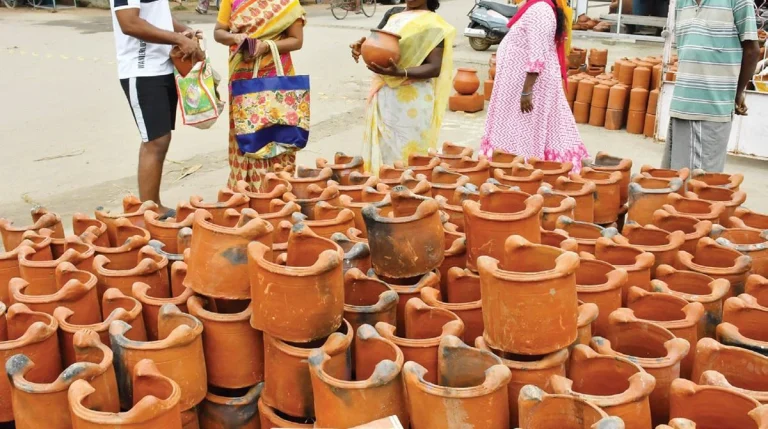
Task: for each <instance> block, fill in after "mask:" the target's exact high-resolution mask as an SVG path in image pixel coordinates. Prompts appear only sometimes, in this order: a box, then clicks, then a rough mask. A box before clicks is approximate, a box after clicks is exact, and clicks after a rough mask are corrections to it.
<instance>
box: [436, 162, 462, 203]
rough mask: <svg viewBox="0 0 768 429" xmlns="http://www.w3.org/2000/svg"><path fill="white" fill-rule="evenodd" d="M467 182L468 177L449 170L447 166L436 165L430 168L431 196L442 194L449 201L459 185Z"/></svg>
mask: <svg viewBox="0 0 768 429" xmlns="http://www.w3.org/2000/svg"><path fill="white" fill-rule="evenodd" d="M467 183H469V177H467V176H462V175H460V174H458V173H454V172H452V171H449V170H448V169H447V168H444V167H441V166H437V167H435V168H434V169H433V170H432V182H431V184H432V196H433V197H435V198H436V197H438V196H442V197H444V198H445V199H446V200H448V201H449V202H450V201H451V200H452V198H453V194H454V193H455V192H456V189H457V188H458V187H460V186H464V185H466V184H467Z"/></svg>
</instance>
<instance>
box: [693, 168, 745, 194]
mask: <svg viewBox="0 0 768 429" xmlns="http://www.w3.org/2000/svg"><path fill="white" fill-rule="evenodd" d="M691 179H694V180H696V181H699V182H703V183H705V184H707V185H709V186H719V187H722V188H725V189H730V190H732V191H738V190H739V187H740V186H741V183H742V182H744V175H743V174H741V173H734V174H729V173H710V172H706V171H704V170H701V169H696V170H693V171H692V172H691Z"/></svg>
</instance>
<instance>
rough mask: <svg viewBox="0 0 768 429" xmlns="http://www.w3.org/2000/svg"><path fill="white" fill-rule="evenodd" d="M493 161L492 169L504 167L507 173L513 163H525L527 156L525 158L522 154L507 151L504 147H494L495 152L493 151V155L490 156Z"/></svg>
mask: <svg viewBox="0 0 768 429" xmlns="http://www.w3.org/2000/svg"><path fill="white" fill-rule="evenodd" d="M489 160H490V161H491V170H492V171H493V170H496V169H502V170H504V171H505V174H506V172H507V169H508V168H511V167H512V165H511V164H513V163H516V164H524V163H525V158H523V157H522V156H520V155H517V154H514V153H509V152H505V151H503V150H502V149H495V148H494V149H493V152H491V157H490V158H489Z"/></svg>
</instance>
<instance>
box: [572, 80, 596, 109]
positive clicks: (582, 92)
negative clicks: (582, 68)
mask: <svg viewBox="0 0 768 429" xmlns="http://www.w3.org/2000/svg"><path fill="white" fill-rule="evenodd" d="M594 89H595V82H593V81H591V80H586V79H585V80H582V81H581V82H579V88H578V90H577V91H576V102H577V103H582V104H586V105H589V104H590V103H591V102H592V95H593V92H594Z"/></svg>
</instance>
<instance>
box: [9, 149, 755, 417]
mask: <svg viewBox="0 0 768 429" xmlns="http://www.w3.org/2000/svg"><path fill="white" fill-rule="evenodd" d="M473 155H474V154H473V150H472V149H470V148H466V147H462V146H457V145H453V144H450V143H446V144H444V145H443V147H442V151H441V152H440V153H437V152H434V151H430V153H429V154H427V155H415V154H414V155H411V156H410V158H409V159H408V160H405V161H402V162H397V163H395V165H391V166H383V167H382V168H381V169H380V171H379V172H378V174H376V175H372V174H371V173H369V172H366V171H364V167H363V165H364V163H363V160H362V158H360V157H351V156H346V155H344V154H337V155H336V156H335V159H334V160H333V162H329V161H326V160H324V159H318V160H317V163H316V168H305V167H297V168H295V169H294V168H293V167H290V168H285V169H281V171H278V172H276V173H266V174H265V175H264V177H263V180H262V181H261V182H260V183H258V186H256V187H252V186H251V185H249V184H246V183H244V182H240V183H238V184H237V186H236V187H235V189H224V190H222V191H221V192H220V193H219V195H218V198H217V200H216V201H205V200H203V199H202V198H200V197H194V196H193V197H192V198H190V200H189V201H185V202H182V203H180V204H179V205H178V207H177V208H176V212H175V217H172V218H167V219H161V217H160V216H159V215H158V213H157V209H158V208H157V206H156V205H155V204H154V203H152V202H145V203H141V202H139V201H137V200H136V198H135V197H132V196H129V197H126V199H125V200H124V202H123V203H124V207H123V210H122V212H119V213H114V212H108V211H105V210H101V209H99V210H97V211H96V212H95V214H94V217H93V218H91V217H89V216H86V215H83V214H76V215H74V216H73V219H72V232H73V233H72V234H70V235H66V234H65V232H64V230H65V228H64V226H63V224H62V219H61V217H59V216H58V215H56V214H54V213H50V212H48V211H46V210H45V209H41V208H38V209H35V210H34V211H33V213H32V223H31V224H29V225H27V226H17V225H15V224H12V223H11V222H10V221H6V220H4V219H2V220H0V236H1V237H2V240H3V245H4V248H5V249H6V250H5V252H4V253H0V284H2V285H3V286H7V287H2V288H0V363H2V364H4V368H5V370H6V372H7V375H8V377H7V378H5V377H3V378H1V379H0V423H8V422H14V423H15V427H17V428H25V429H26V428H40V427H45V428H53V429H59V428H91V427H94V428H95V427H126V428H128V427H130V428H140V429H143V428H147V429H148V428H159V427H163V428H190V429H191V428H203V429H206V428H311V427H317V428H393V429H394V428H407V427H411V428H414V429H427V428H429V429H432V428H462V429H463V428H504V429H506V428H522V429H555V428H558V429H559V428H566V429H570V428H601V429H608V428H614V429H616V428H629V429H650V428H653V427H657V428H677V429H680V428H690V427H695V426H694V425H697V427H699V428H702V427H703V428H708V427H709V428H718V429H737V428H738V429H744V428H750V429H751V428H756V429H768V407H766V406H762V405H761V404H765V403H768V377H767V376H766V374H768V371H766V368H768V328H766V326H768V280H767V279H766V276H768V243H766V241H767V240H768V233H765V232H764V231H763V230H764V229H766V228H768V215H764V214H759V213H755V212H752V211H749V210H748V209H746V208H744V207H742V205H743V203H744V202H745V200H746V195H745V193H744V192H743V191H740V190H739V187H740V185H741V183H742V181H743V177H742V176H741V175H739V174H733V175H729V174H719V173H718V174H711V173H706V172H704V171H698V170H697V171H688V170H680V171H673V170H661V169H655V168H651V167H647V166H646V167H642V168H641V169H640V172H639V173H638V174H636V175H634V176H633V175H631V170H632V161H631V160H628V159H621V158H617V157H612V156H610V155H607V154H604V153H599V154H598V155H597V156H596V157H595V158H594V159H590V160H585V161H584V162H583V165H581V166H574V165H572V164H570V163H558V162H553V161H542V160H538V159H527V160H526V159H523V158H521V157H518V156H515V155H514V154H509V153H503V152H495V153H493V156H492V157H491V158H486V157H484V156H482V155H481V156H478V157H477V158H475V157H473Z"/></svg>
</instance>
